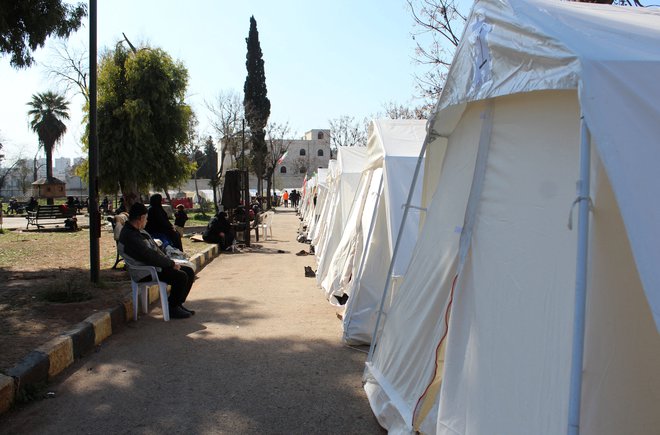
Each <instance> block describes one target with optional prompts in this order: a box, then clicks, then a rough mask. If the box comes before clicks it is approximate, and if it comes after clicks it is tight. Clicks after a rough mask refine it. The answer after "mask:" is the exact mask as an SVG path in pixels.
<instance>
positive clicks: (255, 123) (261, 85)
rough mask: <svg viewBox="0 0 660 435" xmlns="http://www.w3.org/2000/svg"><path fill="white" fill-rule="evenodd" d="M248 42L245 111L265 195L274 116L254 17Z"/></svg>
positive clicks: (254, 169) (255, 170)
mask: <svg viewBox="0 0 660 435" xmlns="http://www.w3.org/2000/svg"><path fill="white" fill-rule="evenodd" d="M245 42H246V43H247V56H246V58H247V60H246V61H245V66H246V68H247V77H246V78H245V85H244V86H243V91H244V93H245V98H244V99H243V108H244V109H245V120H246V121H247V124H248V127H249V128H250V132H251V134H250V136H251V138H252V169H253V171H254V173H255V175H256V176H257V184H258V185H257V189H258V191H259V192H261V191H262V190H263V189H262V179H263V177H264V175H265V173H266V156H267V154H268V148H267V147H266V140H265V128H266V123H267V122H268V117H269V116H270V100H268V97H267V96H266V94H267V93H268V90H267V89H266V73H265V72H264V60H263V54H262V52H261V45H260V44H259V32H258V31H257V21H256V20H255V19H254V16H252V17H250V33H249V34H248V37H247V38H245Z"/></svg>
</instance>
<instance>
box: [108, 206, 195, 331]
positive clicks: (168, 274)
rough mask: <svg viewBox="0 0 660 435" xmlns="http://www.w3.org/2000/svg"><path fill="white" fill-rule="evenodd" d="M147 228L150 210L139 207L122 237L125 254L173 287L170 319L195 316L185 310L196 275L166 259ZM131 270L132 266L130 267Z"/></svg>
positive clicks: (130, 211)
mask: <svg viewBox="0 0 660 435" xmlns="http://www.w3.org/2000/svg"><path fill="white" fill-rule="evenodd" d="M146 224H147V207H145V206H144V204H140V203H135V204H133V205H132V206H131V209H130V210H129V212H128V222H127V223H126V225H124V228H122V230H121V233H120V234H119V243H121V244H122V245H123V252H124V254H125V256H128V257H129V259H130V260H133V261H134V262H136V263H138V264H141V265H146V266H154V267H155V268H156V272H158V279H159V280H161V281H163V282H166V283H168V284H169V285H170V286H172V291H171V292H170V297H169V299H168V302H169V305H170V317H171V318H173V319H186V318H188V317H190V316H191V315H193V314H195V312H194V311H192V310H189V309H187V308H185V307H184V306H183V303H184V302H185V301H186V298H187V297H188V293H190V288H191V287H192V284H193V281H194V280H195V272H194V271H193V270H192V269H191V268H189V267H186V266H181V265H179V264H177V263H175V262H174V260H172V259H170V258H169V257H168V256H167V255H165V254H164V253H163V252H162V251H161V250H160V248H159V247H158V245H156V242H155V241H154V239H152V238H151V236H150V235H149V233H147V232H146V231H144V227H145V225H146ZM129 267H130V266H129ZM149 279H150V275H149V274H148V272H146V273H145V277H144V278H143V279H142V280H141V281H148V280H149Z"/></svg>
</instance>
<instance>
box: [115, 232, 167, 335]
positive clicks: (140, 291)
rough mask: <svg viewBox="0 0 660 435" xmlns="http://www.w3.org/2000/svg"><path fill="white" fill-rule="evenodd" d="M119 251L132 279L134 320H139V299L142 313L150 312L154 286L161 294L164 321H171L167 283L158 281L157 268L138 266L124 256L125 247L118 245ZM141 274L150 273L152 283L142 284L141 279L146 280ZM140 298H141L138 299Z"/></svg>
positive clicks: (145, 282)
mask: <svg viewBox="0 0 660 435" xmlns="http://www.w3.org/2000/svg"><path fill="white" fill-rule="evenodd" d="M117 247H118V249H119V253H120V255H121V256H122V257H123V258H124V263H125V264H126V268H127V269H128V275H129V276H130V277H131V290H132V297H133V320H134V321H137V319H138V299H140V303H141V305H142V313H144V314H147V313H148V312H149V287H151V286H152V285H157V286H158V290H159V292H160V304H161V306H162V308H163V320H165V321H166V322H169V320H170V305H169V302H168V300H167V283H166V282H161V281H160V280H159V279H158V273H157V272H156V268H155V267H153V266H142V265H137V264H135V263H134V262H133V261H134V260H133V259H132V258H131V257H127V256H126V254H124V249H123V245H122V244H121V243H120V244H118V246H117ZM139 272H149V274H150V275H151V280H150V281H144V282H140V281H139V280H140V279H143V278H144V273H139ZM138 296H141V297H140V298H138Z"/></svg>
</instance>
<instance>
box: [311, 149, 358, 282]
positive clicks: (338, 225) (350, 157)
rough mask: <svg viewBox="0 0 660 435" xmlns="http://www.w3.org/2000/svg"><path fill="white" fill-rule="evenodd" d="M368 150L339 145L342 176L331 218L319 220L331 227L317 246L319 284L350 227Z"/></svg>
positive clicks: (338, 158) (329, 215)
mask: <svg viewBox="0 0 660 435" xmlns="http://www.w3.org/2000/svg"><path fill="white" fill-rule="evenodd" d="M366 150H367V148H366V147H338V150H337V165H338V174H339V175H338V178H337V182H336V184H335V186H334V190H333V193H332V194H331V195H330V198H329V200H330V201H331V203H330V209H329V211H328V220H327V221H324V222H319V224H320V225H326V226H327V228H326V229H325V231H324V237H323V238H322V239H321V240H320V241H319V244H318V245H316V247H315V253H316V259H317V265H318V267H317V270H316V283H317V284H318V285H320V284H321V282H323V279H324V278H325V275H326V273H327V271H328V266H329V264H330V260H331V259H332V256H333V255H334V252H335V249H336V248H337V245H338V243H339V240H340V239H341V234H342V231H343V230H344V227H345V226H346V222H347V220H348V214H349V212H350V208H351V204H352V203H353V197H354V196H355V192H356V190H357V187H358V184H359V182H360V177H361V174H362V168H363V167H364V161H365V156H366Z"/></svg>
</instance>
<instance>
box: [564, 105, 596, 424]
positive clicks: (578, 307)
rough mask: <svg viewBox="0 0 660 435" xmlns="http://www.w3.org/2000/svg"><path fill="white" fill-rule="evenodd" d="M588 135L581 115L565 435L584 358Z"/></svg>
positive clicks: (576, 415)
mask: <svg viewBox="0 0 660 435" xmlns="http://www.w3.org/2000/svg"><path fill="white" fill-rule="evenodd" d="M590 163H591V135H590V133H589V128H588V127H587V124H586V122H585V120H584V115H583V116H582V123H581V143H580V182H579V184H578V186H579V187H578V190H579V192H578V195H579V196H578V199H577V200H578V203H579V207H578V234H577V236H578V247H577V261H576V273H575V312H574V314H573V317H574V318H573V356H572V359H571V384H570V397H569V408H568V434H569V435H578V434H579V433H580V402H581V399H582V370H583V358H584V330H585V311H586V302H587V255H588V243H589V206H590V198H589V192H590V186H589V182H590V176H591V175H590Z"/></svg>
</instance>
